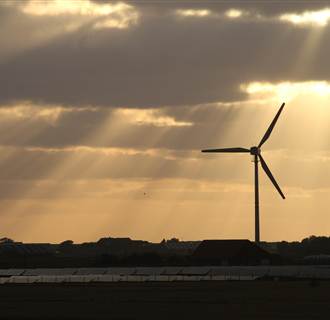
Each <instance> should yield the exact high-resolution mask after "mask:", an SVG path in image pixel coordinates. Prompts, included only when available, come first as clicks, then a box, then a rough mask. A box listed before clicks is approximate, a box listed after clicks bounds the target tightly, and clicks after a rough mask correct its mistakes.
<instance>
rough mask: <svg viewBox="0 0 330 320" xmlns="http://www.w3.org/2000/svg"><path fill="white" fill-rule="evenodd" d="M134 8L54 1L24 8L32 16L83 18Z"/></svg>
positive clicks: (87, 1)
mask: <svg viewBox="0 0 330 320" xmlns="http://www.w3.org/2000/svg"><path fill="white" fill-rule="evenodd" d="M131 8H132V7H131V6H129V5H127V4H125V3H116V4H109V3H107V4H101V3H99V4H98V3H96V2H92V1H90V0H75V1H67V0H53V1H34V0H33V1H31V0H30V1H29V2H28V3H27V4H26V5H24V6H23V12H24V13H26V14H32V15H38V16H43V15H52V16H53V15H61V14H71V15H82V16H85V15H87V16H106V15H109V14H113V13H117V12H118V11H125V10H129V9H131Z"/></svg>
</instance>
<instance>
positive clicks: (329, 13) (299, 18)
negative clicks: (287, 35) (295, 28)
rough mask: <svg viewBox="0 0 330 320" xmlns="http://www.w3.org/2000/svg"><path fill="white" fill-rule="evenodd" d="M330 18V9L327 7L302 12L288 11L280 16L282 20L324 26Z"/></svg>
mask: <svg viewBox="0 0 330 320" xmlns="http://www.w3.org/2000/svg"><path fill="white" fill-rule="evenodd" d="M329 19H330V9H328V8H326V9H323V10H319V11H305V12H303V13H302V14H294V13H292V14H291V13H288V14H283V15H281V16H280V20H282V21H288V22H291V23H293V24H296V25H306V24H311V25H314V26H319V27H324V26H326V25H327V24H328V22H329Z"/></svg>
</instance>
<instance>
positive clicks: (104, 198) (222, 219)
mask: <svg viewBox="0 0 330 320" xmlns="http://www.w3.org/2000/svg"><path fill="white" fill-rule="evenodd" d="M329 39H330V4H329V2H327V1H303V0H302V1H290V0H289V1H284V0H283V1H280V0H278V1H276V0H275V1H192V0H191V1H185V0H182V1H171V0H169V1H162V0H158V1H153V0H151V1H142V0H140V1H138V0H137V1H122V2H117V1H116V2H115V1H106V0H74V1H70V0H54V1H51V0H49V1H38V0H35V1H31V0H20V1H14V0H2V1H1V2H0V44H1V49H0V151H1V152H0V237H9V238H12V239H14V240H17V241H24V242H61V241H63V240H67V239H71V240H73V241H75V242H84V241H94V240H97V239H99V238H100V237H109V236H111V237H130V238H132V239H143V240H149V241H153V242H159V241H161V240H162V239H163V238H166V239H169V238H172V237H177V238H179V239H181V240H201V239H251V240H253V239H254V185H253V178H254V176H253V174H254V171H253V170H254V167H253V163H252V158H251V155H249V154H205V153H201V152H200V150H201V149H206V148H222V147H246V148H249V147H251V146H254V145H257V144H258V143H259V141H260V139H261V137H262V136H263V134H264V132H265V131H266V129H267V128H268V126H269V123H270V122H271V120H272V119H273V117H274V115H275V114H276V112H277V110H278V109H279V107H280V105H281V104H282V102H285V103H286V105H285V108H284V110H283V112H282V114H281V117H280V118H279V120H278V123H277V125H276V127H275V129H274V131H273V133H272V135H271V137H270V139H269V140H268V141H267V142H266V143H265V145H264V146H263V153H262V154H263V157H264V158H265V160H266V161H267V164H268V166H269V167H270V169H271V170H272V172H273V175H274V176H275V178H276V180H277V182H278V183H279V185H280V186H281V188H282V190H283V192H284V194H285V195H286V199H285V200H282V199H281V197H280V196H279V194H278V193H277V191H276V189H275V188H274V187H273V186H272V184H271V182H270V181H269V179H268V178H267V176H266V175H265V174H264V173H263V172H260V216H261V218H260V223H261V240H266V241H280V240H286V241H294V240H301V239H303V238H305V237H308V236H310V235H327V236H329V225H330V216H329V198H330V169H329V167H330V139H329V137H330V63H329V57H330V41H329Z"/></svg>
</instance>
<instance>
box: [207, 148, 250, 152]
mask: <svg viewBox="0 0 330 320" xmlns="http://www.w3.org/2000/svg"><path fill="white" fill-rule="evenodd" d="M202 152H221V153H225V152H232V153H245V152H250V149H246V148H223V149H205V150H202Z"/></svg>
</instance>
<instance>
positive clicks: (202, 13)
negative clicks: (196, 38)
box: [176, 9, 211, 17]
mask: <svg viewBox="0 0 330 320" xmlns="http://www.w3.org/2000/svg"><path fill="white" fill-rule="evenodd" d="M176 13H177V14H178V15H180V16H183V17H206V16H208V15H210V14H211V11H210V10H207V9H201V10H195V9H187V10H182V9H179V10H176Z"/></svg>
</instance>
